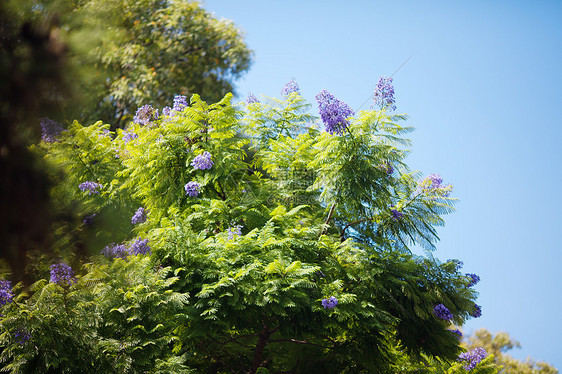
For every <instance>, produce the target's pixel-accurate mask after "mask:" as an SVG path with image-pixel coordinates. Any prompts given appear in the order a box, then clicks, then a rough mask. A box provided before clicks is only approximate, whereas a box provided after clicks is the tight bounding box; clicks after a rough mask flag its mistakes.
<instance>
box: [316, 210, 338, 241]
mask: <svg viewBox="0 0 562 374" xmlns="http://www.w3.org/2000/svg"><path fill="white" fill-rule="evenodd" d="M335 208H336V203H333V204H332V207H331V208H330V213H328V218H326V222H324V227H323V228H322V231H321V232H320V236H322V235H324V234H325V233H326V229H327V228H328V222H330V220H331V219H332V215H333V214H334V209H335Z"/></svg>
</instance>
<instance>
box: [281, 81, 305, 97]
mask: <svg viewBox="0 0 562 374" xmlns="http://www.w3.org/2000/svg"><path fill="white" fill-rule="evenodd" d="M293 92H296V93H298V94H299V95H300V94H301V92H300V88H299V84H298V83H297V81H295V79H294V78H292V79H291V80H290V81H289V82H288V83H287V84H286V85H285V86H284V87H283V89H282V90H281V95H283V96H289V94H291V93H293Z"/></svg>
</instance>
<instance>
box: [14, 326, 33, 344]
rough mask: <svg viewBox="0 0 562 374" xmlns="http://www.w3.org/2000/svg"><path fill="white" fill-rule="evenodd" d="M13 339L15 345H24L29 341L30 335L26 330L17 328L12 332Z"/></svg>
mask: <svg viewBox="0 0 562 374" xmlns="http://www.w3.org/2000/svg"><path fill="white" fill-rule="evenodd" d="M14 337H15V338H16V342H17V343H19V344H20V345H24V344H25V342H26V341H28V340H29V339H31V334H30V333H29V332H28V331H27V330H24V329H22V328H19V327H18V328H17V329H16V331H15V332H14Z"/></svg>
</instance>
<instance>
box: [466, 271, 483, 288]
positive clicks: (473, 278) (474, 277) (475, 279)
mask: <svg viewBox="0 0 562 374" xmlns="http://www.w3.org/2000/svg"><path fill="white" fill-rule="evenodd" d="M466 276H467V277H470V282H469V283H468V287H472V286H474V285H475V284H476V283H478V282H480V277H479V276H478V275H476V274H470V273H468V274H466Z"/></svg>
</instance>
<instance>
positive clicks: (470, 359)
mask: <svg viewBox="0 0 562 374" xmlns="http://www.w3.org/2000/svg"><path fill="white" fill-rule="evenodd" d="M486 355H487V353H486V350H485V349H484V348H480V347H478V348H474V349H473V350H472V351H468V352H464V353H461V354H460V355H459V361H465V364H464V369H465V370H467V371H468V370H472V369H474V368H475V367H476V365H478V363H479V362H480V361H482V360H483V359H484V358H485V357H486Z"/></svg>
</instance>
